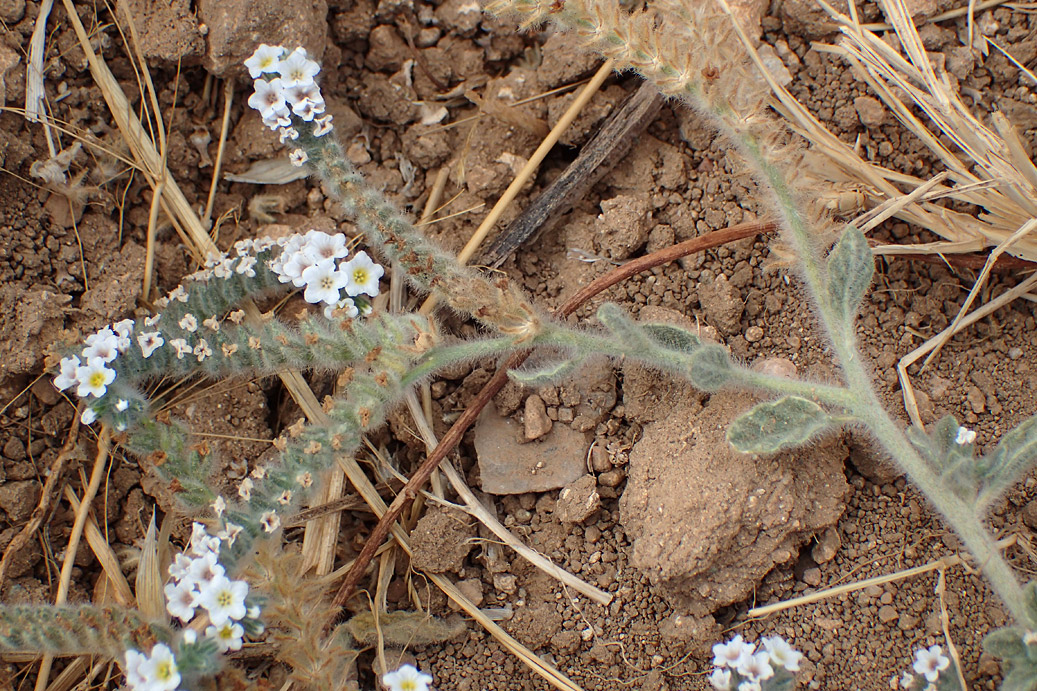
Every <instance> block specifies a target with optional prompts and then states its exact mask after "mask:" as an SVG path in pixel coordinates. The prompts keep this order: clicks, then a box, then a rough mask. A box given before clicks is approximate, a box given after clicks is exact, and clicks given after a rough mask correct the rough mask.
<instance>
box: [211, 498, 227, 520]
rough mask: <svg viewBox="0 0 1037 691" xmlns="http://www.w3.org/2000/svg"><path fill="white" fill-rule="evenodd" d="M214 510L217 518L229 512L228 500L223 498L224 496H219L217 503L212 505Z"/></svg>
mask: <svg viewBox="0 0 1037 691" xmlns="http://www.w3.org/2000/svg"><path fill="white" fill-rule="evenodd" d="M212 510H213V512H215V513H216V517H217V518H219V517H221V516H222V515H223V512H224V511H226V510H227V500H226V499H224V498H223V495H222V494H220V495H217V496H216V501H214V502H213V503H212Z"/></svg>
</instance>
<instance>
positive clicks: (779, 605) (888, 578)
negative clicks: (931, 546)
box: [745, 535, 1017, 619]
mask: <svg viewBox="0 0 1037 691" xmlns="http://www.w3.org/2000/svg"><path fill="white" fill-rule="evenodd" d="M1016 540H1017V538H1016V536H1015V535H1010V536H1009V537H1006V538H1005V539H1003V540H998V541H997V548H998V549H999V550H1005V549H1008V548H1009V547H1011V546H1012V545H1014V544H1015V543H1016ZM959 564H962V565H965V566H966V568H968V565H967V564H966V562H965V560H964V559H963V558H962V557H961V556H959V555H957V554H954V555H951V556H947V557H941V558H939V559H937V560H935V561H931V562H929V563H928V564H922V565H921V566H915V567H914V568H910V569H904V570H902V571H897V572H896V573H891V574H887V575H885V576H875V577H874V578H866V579H864V580H862V581H854V582H853V583H844V584H843V585H838V586H835V587H834V588H826V589H824V590H819V591H818V592H816V593H810V594H809V595H803V596H801V597H794V598H792V599H791V600H784V601H782V602H775V603H774V604H772V605H765V606H763V607H753V608H752V609H750V610H749V611H748V612H746V613H745V614H746V616H747V617H752V618H760V619H762V618H763V617H769V616H770V615H772V614H777V613H778V612H781V611H784V610H786V609H792V608H793V607H800V606H802V605H810V604H813V603H815V602H821V601H822V600H827V599H829V598H833V597H838V596H840V595H845V594H847V593H852V592H856V591H858V590H864V589H865V588H867V587H869V586H872V585H884V584H886V583H893V582H895V581H902V580H904V579H905V578H913V577H914V576H920V575H922V574H924V573H929V572H930V571H942V570H945V569H948V568H950V567H952V566H957V565H959Z"/></svg>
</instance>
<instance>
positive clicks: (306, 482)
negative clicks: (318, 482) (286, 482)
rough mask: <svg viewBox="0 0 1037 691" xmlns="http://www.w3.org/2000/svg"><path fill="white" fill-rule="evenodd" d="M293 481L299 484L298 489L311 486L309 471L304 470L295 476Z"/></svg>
mask: <svg viewBox="0 0 1037 691" xmlns="http://www.w3.org/2000/svg"><path fill="white" fill-rule="evenodd" d="M295 481H296V482H298V483H299V486H300V487H309V486H310V485H312V484H313V475H312V474H311V473H310V471H308V470H305V471H303V472H301V473H299V474H298V475H296V476H295Z"/></svg>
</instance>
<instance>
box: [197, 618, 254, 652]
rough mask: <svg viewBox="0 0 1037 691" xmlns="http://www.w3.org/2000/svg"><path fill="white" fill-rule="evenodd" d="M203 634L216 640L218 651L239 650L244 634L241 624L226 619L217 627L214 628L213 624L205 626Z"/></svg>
mask: <svg viewBox="0 0 1037 691" xmlns="http://www.w3.org/2000/svg"><path fill="white" fill-rule="evenodd" d="M205 635H206V636H208V637H209V638H211V639H213V640H214V641H216V645H217V646H219V648H220V652H221V653H225V652H227V651H228V650H241V644H242V639H243V638H244V636H245V628H244V627H243V626H242V625H241V624H237V623H233V622H229V621H228V622H227V623H226V624H224V625H223V626H221V627H219V628H216V627H215V626H207V627H206V628H205Z"/></svg>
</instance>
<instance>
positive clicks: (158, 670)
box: [155, 660, 176, 681]
mask: <svg viewBox="0 0 1037 691" xmlns="http://www.w3.org/2000/svg"><path fill="white" fill-rule="evenodd" d="M175 671H176V669H175V668H174V667H173V663H172V662H171V661H170V660H166V661H165V662H160V663H159V664H158V666H157V667H155V676H156V677H158V678H159V680H161V681H165V680H166V679H169V678H170V677H172V676H173V672H175Z"/></svg>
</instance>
